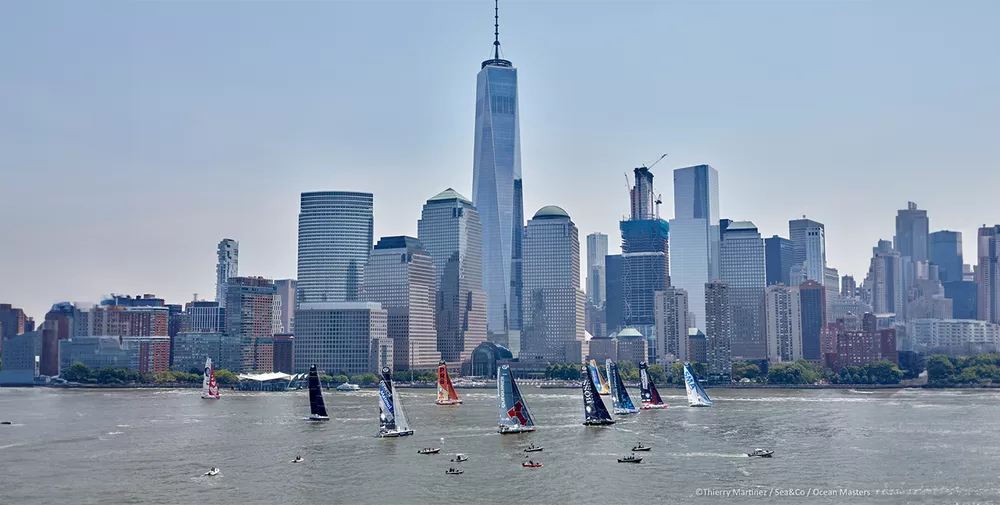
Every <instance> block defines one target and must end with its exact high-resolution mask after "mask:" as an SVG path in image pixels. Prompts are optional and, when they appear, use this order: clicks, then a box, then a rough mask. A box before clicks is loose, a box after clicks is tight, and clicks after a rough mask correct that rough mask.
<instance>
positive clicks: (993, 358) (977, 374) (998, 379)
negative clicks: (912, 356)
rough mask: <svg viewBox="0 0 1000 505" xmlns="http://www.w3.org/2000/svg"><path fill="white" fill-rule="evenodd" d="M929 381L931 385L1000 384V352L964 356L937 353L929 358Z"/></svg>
mask: <svg viewBox="0 0 1000 505" xmlns="http://www.w3.org/2000/svg"><path fill="white" fill-rule="evenodd" d="M927 383H928V384H929V385H931V386H954V385H977V386H985V385H990V384H1000V354H975V355H972V356H968V357H964V358H962V357H955V356H947V355H944V354H935V355H933V356H930V357H928V358H927Z"/></svg>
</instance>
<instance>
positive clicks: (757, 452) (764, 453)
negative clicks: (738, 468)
mask: <svg viewBox="0 0 1000 505" xmlns="http://www.w3.org/2000/svg"><path fill="white" fill-rule="evenodd" d="M772 454H774V451H768V450H764V449H754V450H753V452H748V453H747V456H750V457H751V458H754V457H757V458H770V457H771V455H772Z"/></svg>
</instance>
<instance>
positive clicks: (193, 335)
mask: <svg viewBox="0 0 1000 505" xmlns="http://www.w3.org/2000/svg"><path fill="white" fill-rule="evenodd" d="M173 345H174V363H173V366H172V367H171V368H173V370H175V371H178V372H192V373H199V374H200V373H201V371H202V369H203V368H204V367H205V358H212V365H213V366H214V367H215V369H216V370H229V371H232V372H239V371H240V370H242V369H243V342H242V340H241V339H240V337H238V336H237V337H233V336H229V335H226V334H223V333H220V332H203V331H190V332H184V331H182V332H180V333H178V334H177V335H176V336H175V337H174V341H173Z"/></svg>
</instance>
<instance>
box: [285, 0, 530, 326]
mask: <svg viewBox="0 0 1000 505" xmlns="http://www.w3.org/2000/svg"><path fill="white" fill-rule="evenodd" d="M494 20H495V30H494V40H493V58H491V59H489V60H486V61H484V62H483V63H482V65H481V67H480V71H479V75H478V76H476V130H475V147H474V149H475V151H474V153H473V168H472V202H473V204H474V205H475V206H476V208H477V209H478V210H479V217H480V219H481V220H482V226H483V291H485V292H486V303H487V312H486V314H487V318H486V327H487V331H488V332H489V333H490V334H506V333H507V332H508V331H509V330H519V329H520V328H521V324H520V323H521V314H520V310H521V301H520V299H519V298H520V296H521V291H522V290H521V282H522V281H521V241H522V234H523V232H524V204H523V202H522V194H521V136H520V133H519V126H518V97H517V69H516V68H514V65H513V64H512V63H511V62H510V61H509V60H506V59H503V58H501V57H500V28H499V17H498V15H497V11H494ZM300 278H301V277H300Z"/></svg>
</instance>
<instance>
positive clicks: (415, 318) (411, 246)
mask: <svg viewBox="0 0 1000 505" xmlns="http://www.w3.org/2000/svg"><path fill="white" fill-rule="evenodd" d="M434 279H435V271H434V263H432V262H431V255H430V253H428V252H427V249H425V248H424V246H423V244H421V243H420V241H418V240H417V239H416V238H414V237H403V236H398V237H382V238H381V239H379V241H378V243H377V244H375V248H374V250H372V255H371V256H370V257H369V258H368V264H367V266H366V267H365V277H364V284H363V285H362V290H361V297H362V299H363V300H364V301H366V302H377V303H380V304H382V308H383V309H385V310H386V311H387V312H388V330H389V339H391V340H392V345H393V363H394V369H395V370H429V369H432V368H437V365H438V362H439V361H440V360H441V353H440V352H439V351H438V342H437V326H436V324H435V321H434V318H435V315H434V304H435V301H436V299H437V290H436V289H435V287H434Z"/></svg>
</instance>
